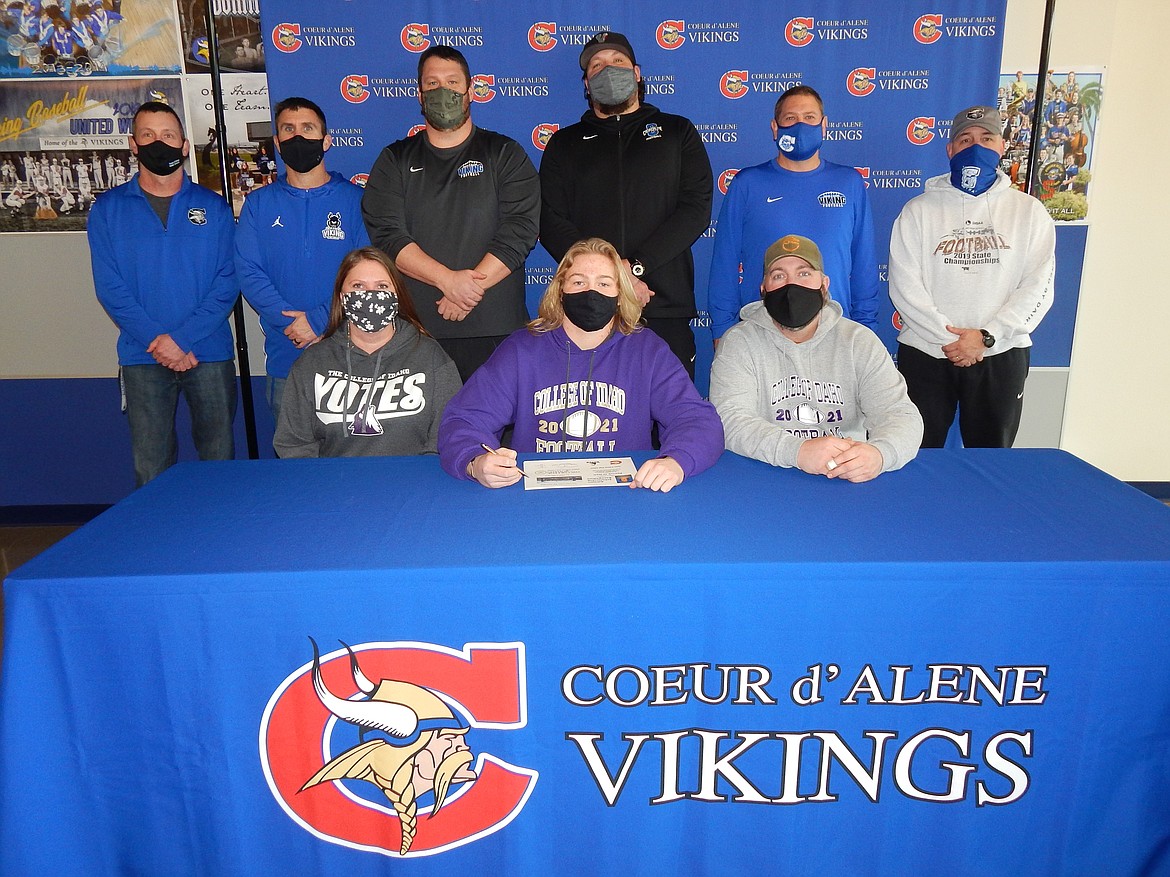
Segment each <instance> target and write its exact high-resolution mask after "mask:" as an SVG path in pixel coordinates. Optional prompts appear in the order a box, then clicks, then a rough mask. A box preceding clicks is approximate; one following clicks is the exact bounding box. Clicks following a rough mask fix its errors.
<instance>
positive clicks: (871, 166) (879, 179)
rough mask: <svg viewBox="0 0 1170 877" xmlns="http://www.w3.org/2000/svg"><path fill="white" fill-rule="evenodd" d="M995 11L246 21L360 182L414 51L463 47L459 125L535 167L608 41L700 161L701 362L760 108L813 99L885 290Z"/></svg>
mask: <svg viewBox="0 0 1170 877" xmlns="http://www.w3.org/2000/svg"><path fill="white" fill-rule="evenodd" d="M1005 6H1006V4H1005V2H1004V0H974V2H963V3H955V2H950V3H938V2H929V3H928V2H915V3H893V4H886V5H882V6H877V5H869V6H862V5H859V4H857V3H851V2H843V0H837V2H818V3H805V4H804V6H803V8H802V7H801V6H799V5H791V4H784V5H764V6H752V7H751V8H750V10H749V9H747V8H740V9H737V8H736V7H735V6H733V5H728V4H725V3H717V2H710V0H678V2H671V3H653V4H632V3H619V2H612V0H607V2H598V3H591V4H588V5H583V4H580V3H568V2H559V3H557V2H553V3H549V2H533V0H521V2H513V3H508V4H504V3H461V2H454V0H450V2H414V3H401V4H395V5H394V6H393V7H391V8H390V9H389V11H388V9H387V7H386V6H385V5H384V4H381V3H369V2H349V0H266V2H265V3H264V5H263V8H262V10H261V26H262V30H263V35H264V37H265V38H266V40H267V41H268V49H267V70H268V81H269V90H270V95H271V99H272V103H273V104H275V103H276V102H277V101H279V100H280V99H281V98H284V97H287V96H290V95H301V96H304V97H309V98H311V99H312V100H314V101H316V102H318V103H319V104H320V105H321V106H322V107H323V108H324V110H325V112H326V115H327V117H328V122H329V127H330V129H331V131H332V134H333V143H334V146H333V149H332V150H331V152H330V153H329V157H328V165H329V167H330V168H331V169H332V170H337V171H340V172H342V173H344V174H346V175H347V176H350V177H351V178H353V179H354V180H355V181H356V182H359V183H360V182H362V181H363V180H364V176H363V175H364V174H366V173H367V172H368V171H369V170H370V168H371V166H372V165H373V163H374V160H375V159H376V158H377V156H378V153H379V152H380V151H381V149H382V148H383V147H384V146H386V145H387V144H388V143H391V142H393V141H394V140H398V139H400V138H402V137H406V136H409V135H411V134H412V133H415V132H416V131H417V130H418V129H419V128H420V127H421V124H422V115H421V113H420V110H419V104H418V91H417V86H416V73H417V64H418V57H419V55H420V54H421V53H422V52H423V51H425V50H426V49H427V48H428V47H429V46H431V45H435V44H438V43H442V44H446V45H451V46H454V47H456V48H458V49H459V50H460V51H461V52H463V54H464V55H466V57H467V60H468V63H469V65H470V68H471V73H472V99H473V101H474V102H473V104H472V119H473V120H474V121H475V123H476V124H477V125H479V126H481V127H484V128H489V129H492V130H495V131H499V132H501V133H504V134H507V135H508V136H510V137H512V138H513V139H515V140H517V141H518V142H519V143H521V144H522V145H523V146H524V147H525V149H527V150H528V153H529V155H530V156H531V158H532V160H533V162H534V163H536V164H537V165H539V163H540V158H541V152H542V150H543V149H544V146H545V144H546V143H547V141H548V138H549V137H550V136H551V134H552V133H553V132H555V131H556V130H557V129H558V128H559V127H560V126H562V125H570V124H572V123H573V122H575V121H577V120H578V119H579V118H580V116H581V113H583V112H584V111H586V110H587V109H588V105H587V103H586V100H585V98H584V89H583V83H582V79H581V69H580V67H579V65H578V58H579V55H580V52H581V48H582V46H584V44H585V43H586V42H588V40H589V39H590V38H591V37H592V36H593V35H594V34H595V33H597V32H598V31H601V30H616V31H619V32H621V33H623V34H625V35H626V36H627V37H628V38H629V40H630V42H631V44H632V45H633V48H634V51H635V53H636V55H637V60H638V62H639V65H640V66H641V70H642V76H643V78H644V80H645V82H646V98H645V99H646V101H647V102H649V103H652V104H654V105H655V106H657V107H659V108H660V109H662V110H664V111H666V112H671V113H678V114H681V115H684V116H686V117H688V118H689V119H690V120H691V121H692V122H693V123H694V124H695V126H696V128H697V129H698V131H699V133H700V135H701V136H702V138H703V141H704V142H705V144H706V146H707V151H708V154H709V155H710V158H711V166H712V169H713V171H714V176H715V185H716V191H715V193H714V194H715V199H714V204H713V205H712V221H711V225H710V227H709V228H708V230H707V232H706V233H704V235H703V237H702V238H700V239H699V241H698V242H696V244H695V247H694V254H695V263H696V287H697V288H696V290H695V292H696V299H697V302H698V307H699V311H700V313H699V316H698V318H697V319H696V320H695V322H694V326H695V329H696V332H697V334H698V337H699V348H700V351H701V356H702V354H703V353H705V354H706V356H707V357H708V358H709V356H710V347H711V345H710V335H709V332H708V325H709V324H708V319H707V314H706V301H707V297H706V284H707V274H708V267H709V261H710V253H711V245H712V238H713V237H714V235H715V217H717V216H718V214H719V207H720V204H721V202H722V197H723V195H724V194H725V193H726V191H727V185H728V183H729V182H730V180H731V179H732V177H734V175H735V173H736V171H737V170H738V169H740V168H742V167H747V166H750V165H754V164H760V163H762V162H765V161H768V160H769V159H771V158H774V157H775V155H776V146H775V144H774V143H773V141H772V136H771V130H770V128H769V123H770V122H771V120H772V116H773V107H774V105H775V102H776V99H777V98H778V97H779V96H780V95H781V94H782V93H783V92H784V90H785V89H787V88H788V87H790V86H793V85H800V84H803V85H809V86H812V87H813V88H815V89H817V91H819V92H820V94H821V95H822V97H823V98H824V101H825V113H826V115H827V117H828V120H829V125H828V133H827V136H826V143H825V145H824V147H823V150H822V152H821V155H822V157H824V158H827V159H829V160H830V161H834V162H837V163H838V164H844V165H852V166H854V167H856V168H857V169H858V172H859V173H860V174H861V175H862V176H863V177H864V178H865V180H866V183H867V187H868V194H869V197H870V201H871V205H872V209H873V216H874V222H875V228H876V236H877V248H878V252H877V260H878V263H879V271H880V273H881V278H880V279H881V282H882V291H883V293H884V289H885V280H886V262H887V247H888V242H889V230H890V226H891V225H892V224H893V221H894V219H895V217H896V216H897V215H898V212H899V211H900V210H901V208H902V205H903V204H905V202H906V201H907V200H909V199H910V198H912V197H913V196H915V195H917V194H919V192H921V190H922V186H923V183H924V181H925V180H926V179H928V178H929V177H931V176H934V175H936V174H939V173H942V172H944V171H945V170H946V169H947V157H946V153H945V151H944V146H945V144H946V142H947V139H948V137H949V128H950V120H951V118H952V117H953V116H954V114H955V112H956V111H957V110H960V109H962V108H964V107H967V106H969V105H971V104H974V103H988V104H992V103H994V102H995V100H996V93H997V89H998V86H999V72H1000V70H999V59H1000V52H1001V46H1002V38H1003V22H1004V13H1005ZM554 267H555V265H554V263H553V261H552V260H551V259H550V258H549V256H548V254H547V253H546V252H545V251H544V249H543V248H542V247H540V245H539V244H538V245H537V248H536V250H535V251H534V252H533V253H532V255H531V256H530V257H529V260H528V278H527V279H528V288H529V304H530V307H531V306H532V305H533V304H534V303H535V302H536V301H537V300H538V298H539V295H540V293H541V292H542V291H543V289H544V286H545V285H546V284H547V282H548V281H549V279H550V278H551V276H552V272H553V269H554ZM881 298H882V301H883V303H884V305H883V306H884V310H883V312H882V313H881V314H880V315H879V318H880V320H881V328H882V334H883V340H885V341H886V342H887V343H892V341H893V338H894V336H895V334H896V329H895V327H894V325H893V319H894V317H893V309H892V307H891V306H890V304H889V301H888V297H887V296H885V295H884V294H883V295H881ZM702 365H704V364H703V363H701V362H700V366H702ZM700 371H701V372H705V368H701V369H700ZM702 383H705V381H704V382H702Z"/></svg>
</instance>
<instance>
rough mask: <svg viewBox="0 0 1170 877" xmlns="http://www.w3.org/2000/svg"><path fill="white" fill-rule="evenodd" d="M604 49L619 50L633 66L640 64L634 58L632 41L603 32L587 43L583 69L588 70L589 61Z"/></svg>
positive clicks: (623, 36)
mask: <svg viewBox="0 0 1170 877" xmlns="http://www.w3.org/2000/svg"><path fill="white" fill-rule="evenodd" d="M602 49H617V50H618V51H619V52H621V53H622V54H623V55H625V56H626V57H627V58H629V59H630V63H631V64H637V63H638V59H637V58H635V57H634V47H633V46H631V45H630V41H629V40H627V39H626V38H625V35H624V34H620V33H614V32H613V31H609V30H603V31H601V33H598V34H595V35H594V37H593V39H591V40H590V41H589V42H587V43H586V44H585V48H583V49H582V50H581V69H582V70H584V69H585V68H587V67H588V66H589V59H590V58H592V57H593V56H594V55H596V54H597V53H598V52H600V51H601V50H602Z"/></svg>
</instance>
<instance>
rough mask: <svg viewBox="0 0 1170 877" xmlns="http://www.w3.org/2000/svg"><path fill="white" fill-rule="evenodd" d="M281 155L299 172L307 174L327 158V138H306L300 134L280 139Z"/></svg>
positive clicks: (285, 161)
mask: <svg viewBox="0 0 1170 877" xmlns="http://www.w3.org/2000/svg"><path fill="white" fill-rule="evenodd" d="M280 157H281V158H283V159H284V163H285V164H287V165H288V166H289V167H290V168H292V169H293V170H294V171H296V172H297V173H298V174H307V173H308V172H309V171H311V170H312V169H313V168H315V167H316V166H317V165H319V164H320V163H321V162H322V161H323V160H324V158H325V139H324V138H322V139H320V140H306V139H305V138H304V137H302V136H301V135H300V134H297V135H296V136H294V137H290V138H288V140H282V141H280Z"/></svg>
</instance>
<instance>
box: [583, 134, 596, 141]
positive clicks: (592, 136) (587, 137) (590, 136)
mask: <svg viewBox="0 0 1170 877" xmlns="http://www.w3.org/2000/svg"><path fill="white" fill-rule="evenodd" d="M599 136H600V135H598V134H582V135H581V139H582V140H592V139H593V138H595V137H599Z"/></svg>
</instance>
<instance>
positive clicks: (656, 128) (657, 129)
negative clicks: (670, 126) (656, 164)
mask: <svg viewBox="0 0 1170 877" xmlns="http://www.w3.org/2000/svg"><path fill="white" fill-rule="evenodd" d="M661 136H662V126H661V125H659V124H658V123H657V122H648V123H647V124H646V127H645V128H643V129H642V137H643V139H645V140H657V139H659V138H660V137H661Z"/></svg>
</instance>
